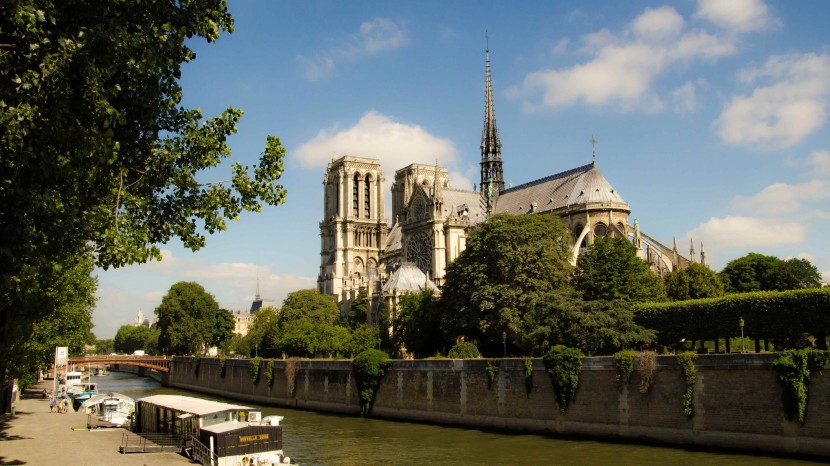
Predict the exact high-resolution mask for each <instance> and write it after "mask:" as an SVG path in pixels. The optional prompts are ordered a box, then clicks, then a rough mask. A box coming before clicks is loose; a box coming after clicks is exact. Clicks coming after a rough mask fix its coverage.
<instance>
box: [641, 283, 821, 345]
mask: <svg viewBox="0 0 830 466" xmlns="http://www.w3.org/2000/svg"><path fill="white" fill-rule="evenodd" d="M828 308H830V289H827V288H821V289H808V290H794V291H769V292H756V293H742V294H732V295H727V296H724V297H722V298H712V299H698V300H691V301H677V302H673V303H648V304H640V305H638V306H637V310H636V312H635V314H634V321H635V322H636V323H637V324H639V325H641V326H643V327H645V328H649V329H653V330H656V331H657V334H658V336H659V338H658V340H659V342H661V343H666V344H672V343H675V342H678V341H680V340H681V339H683V338H685V339H687V340H701V339H706V340H710V339H714V338H718V337H721V338H730V337H735V336H740V334H741V333H740V332H741V329H740V327H739V326H738V321H739V320H740V319H741V318H743V319H744V322H745V327H744V330H745V332H746V334H747V335H753V336H754V337H755V338H763V337H768V336H777V335H793V334H800V333H812V334H813V335H815V334H817V333H819V332H827V331H830V313H828V312H827V309H828Z"/></svg>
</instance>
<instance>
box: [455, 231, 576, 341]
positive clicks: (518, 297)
mask: <svg viewBox="0 0 830 466" xmlns="http://www.w3.org/2000/svg"><path fill="white" fill-rule="evenodd" d="M572 246H573V238H572V236H571V233H570V231H568V229H567V227H566V226H565V225H564V224H563V223H562V221H561V220H560V219H559V218H558V217H556V216H554V215H520V216H519V215H505V214H499V215H494V216H492V217H490V218H489V219H488V220H487V221H486V222H484V223H483V224H482V225H481V226H479V227H478V228H477V229H476V230H474V231H473V232H472V233H471V234H470V237H469V238H468V241H467V248H466V249H465V250H464V252H463V253H461V255H460V256H459V257H458V258H457V259H456V260H454V261H453V262H452V263H450V264H449V265H448V266H447V273H446V276H445V283H444V286H443V288H442V290H441V293H442V295H441V305H442V307H443V309H444V310H445V312H446V313H447V314H448V315H449V316H450V318H449V322H448V326H447V328H448V331H449V333H450V335H449V336H450V337H464V338H465V339H466V340H468V341H472V342H474V343H477V346H478V348H479V349H480V350H481V351H482V353H484V354H501V352H502V349H501V347H502V332H505V333H507V335H508V340H509V341H514V337H515V335H517V334H518V332H519V330H520V329H521V327H522V325H521V322H522V320H523V318H524V316H525V315H526V314H527V313H528V312H530V310H532V309H533V307H534V306H535V304H536V302H537V301H538V300H539V299H540V298H541V296H542V295H544V293H546V292H547V291H548V290H550V289H554V288H559V287H562V286H565V285H567V284H568V282H569V279H570V275H571V270H572V267H571V265H570V262H569V261H570V257H571V248H572Z"/></svg>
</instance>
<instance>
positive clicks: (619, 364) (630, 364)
mask: <svg viewBox="0 0 830 466" xmlns="http://www.w3.org/2000/svg"><path fill="white" fill-rule="evenodd" d="M636 356H637V352H636V351H634V350H622V351H618V352H616V353H614V367H616V368H617V375H616V376H615V377H614V383H616V384H617V388H619V389H620V391H622V389H623V387H625V386H626V385H628V381H629V380H630V379H631V374H632V373H633V372H634V358H635V357H636Z"/></svg>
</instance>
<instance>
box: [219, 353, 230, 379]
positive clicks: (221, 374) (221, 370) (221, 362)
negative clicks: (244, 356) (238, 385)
mask: <svg viewBox="0 0 830 466" xmlns="http://www.w3.org/2000/svg"><path fill="white" fill-rule="evenodd" d="M227 363H228V358H226V357H224V356H220V357H219V377H222V378H223V379H224V378H225V368H226V367H227Z"/></svg>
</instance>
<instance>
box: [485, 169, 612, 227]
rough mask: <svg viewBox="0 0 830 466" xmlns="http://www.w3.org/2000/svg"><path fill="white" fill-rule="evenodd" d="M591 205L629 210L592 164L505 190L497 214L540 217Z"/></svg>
mask: <svg viewBox="0 0 830 466" xmlns="http://www.w3.org/2000/svg"><path fill="white" fill-rule="evenodd" d="M592 203H602V204H624V205H625V208H628V203H627V202H625V200H624V199H623V198H622V196H620V194H619V193H618V192H617V191H616V190H615V189H614V188H613V187H612V186H611V183H609V182H608V180H606V179H605V177H604V176H602V174H601V173H600V172H599V170H597V168H596V165H595V164H594V163H590V164H588V165H583V166H581V167H577V168H574V169H571V170H568V171H565V172H562V173H557V174H555V175H550V176H547V177H545V178H540V179H538V180H535V181H531V182H530V183H525V184H522V185H519V186H516V187H513V188H510V189H506V190H504V191H502V192H501V194H499V198H498V201H497V204H496V212H497V213H509V214H526V213H530V212H532V213H541V212H550V211H556V210H559V209H562V208H565V207H568V206H572V205H586V204H592ZM533 204H535V206H534V205H533Z"/></svg>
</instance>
